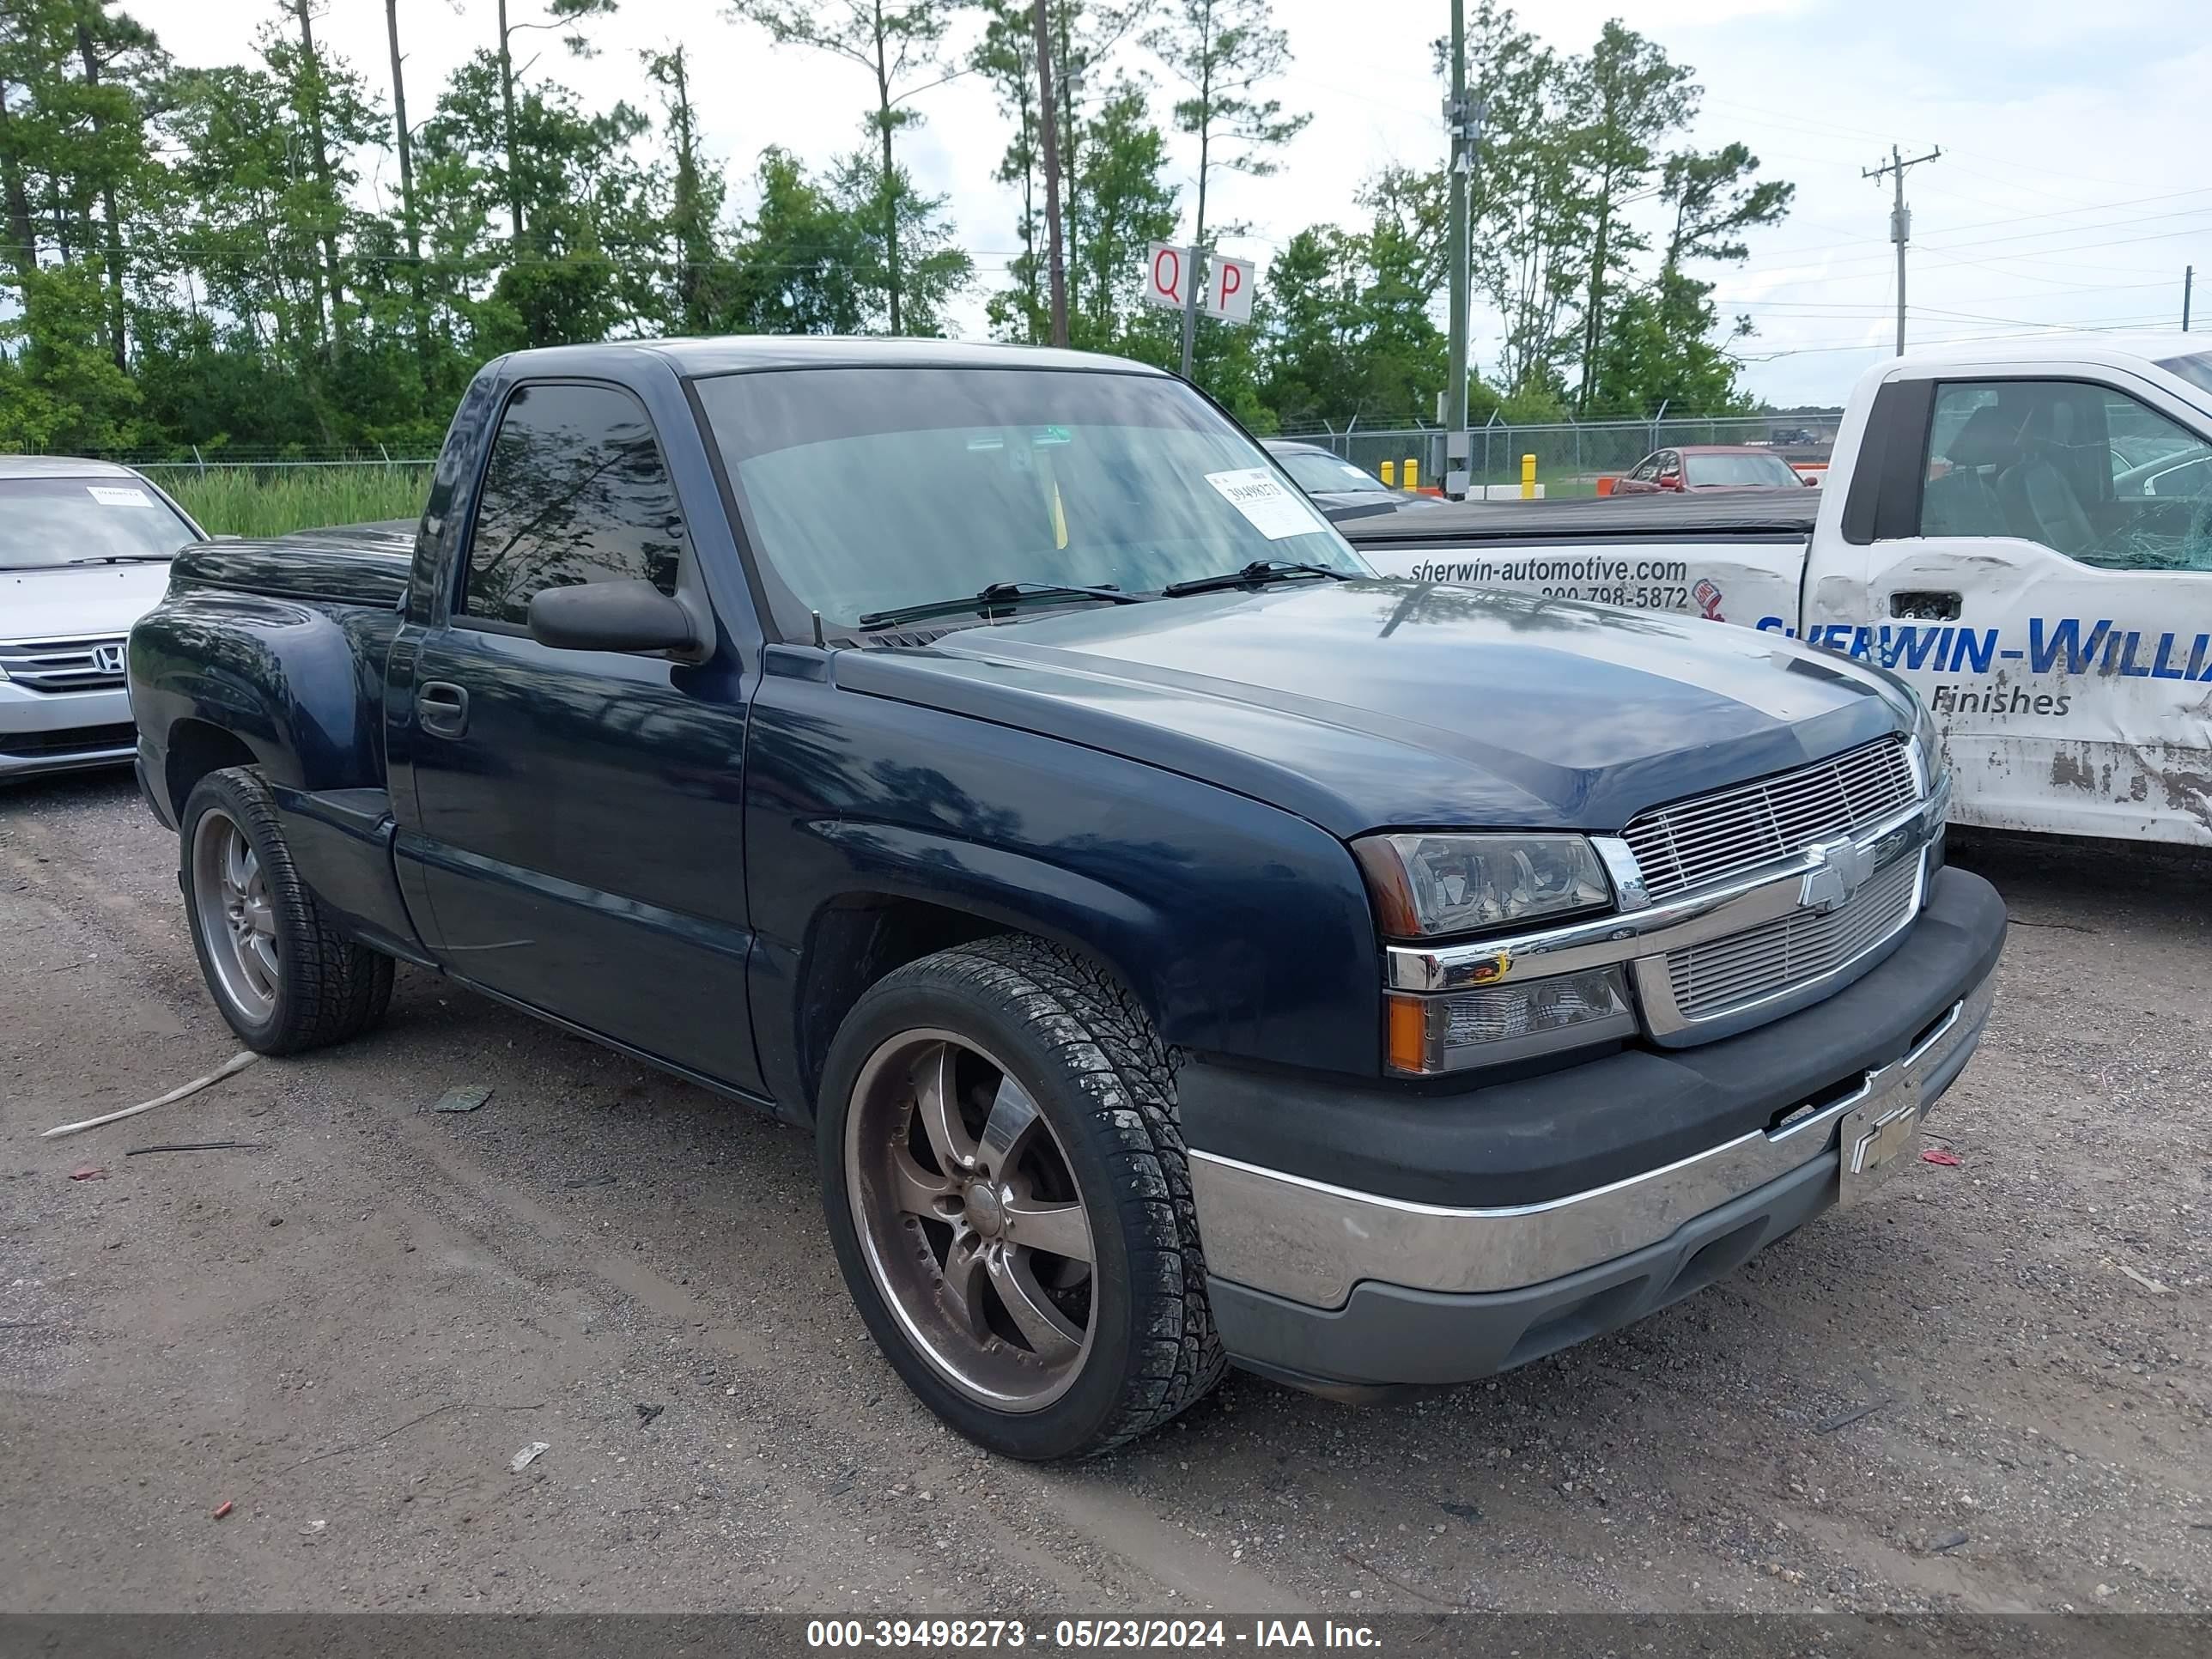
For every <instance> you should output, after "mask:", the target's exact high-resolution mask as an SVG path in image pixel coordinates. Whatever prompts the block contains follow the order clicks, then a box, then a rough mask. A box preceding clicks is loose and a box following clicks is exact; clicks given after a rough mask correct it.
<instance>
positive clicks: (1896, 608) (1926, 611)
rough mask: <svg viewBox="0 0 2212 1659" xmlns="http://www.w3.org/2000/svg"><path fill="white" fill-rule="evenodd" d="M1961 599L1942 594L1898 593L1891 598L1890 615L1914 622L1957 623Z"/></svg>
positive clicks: (1953, 595) (1947, 593)
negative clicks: (1906, 618) (1907, 618)
mask: <svg viewBox="0 0 2212 1659" xmlns="http://www.w3.org/2000/svg"><path fill="white" fill-rule="evenodd" d="M1960 604H1961V599H1960V596H1959V595H1958V594H1956V593H1949V592H1896V593H1892V594H1891V595H1890V596H1889V614H1890V615H1891V616H1893V617H1910V618H1911V619H1912V620H1913V621H1914V622H1956V621H1958V620H1959V611H1960Z"/></svg>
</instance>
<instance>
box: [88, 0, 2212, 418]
mask: <svg viewBox="0 0 2212 1659" xmlns="http://www.w3.org/2000/svg"><path fill="white" fill-rule="evenodd" d="M510 4H511V7H512V9H513V16H514V17H515V18H516V19H517V20H518V21H520V20H522V19H525V18H532V17H536V16H539V15H542V12H541V11H540V10H539V9H538V0H510ZM129 9H131V10H132V11H133V12H134V13H136V15H138V16H139V17H140V18H141V19H142V20H143V21H145V22H146V23H148V24H149V25H150V26H151V27H154V28H155V30H156V31H157V32H158V33H160V34H161V38H162V39H163V40H164V41H165V42H166V43H167V45H168V46H169V47H170V49H171V50H172V51H173V52H175V53H176V54H177V55H178V56H179V58H181V59H183V60H185V61H186V62H189V63H218V62H225V61H236V60H238V59H240V58H244V57H245V56H246V54H247V53H248V52H250V51H251V50H252V40H253V37H254V35H255V33H257V31H258V28H259V27H261V25H262V23H263V22H264V21H265V20H266V19H268V18H270V17H273V16H275V15H276V13H277V6H276V0H267V3H264V4H255V3H249V0H215V3H210V0H131V4H130V7H129ZM399 9H400V21H401V27H402V30H403V34H404V41H405V44H406V49H407V52H408V64H407V76H408V87H409V92H410V104H411V109H412V112H415V113H416V118H418V119H419V118H421V116H422V115H423V114H427V113H428V111H429V108H430V106H431V104H432V102H433V100H435V94H436V90H437V88H438V87H439V86H440V85H441V82H443V80H444V78H445V76H447V73H448V72H449V71H450V70H452V69H453V66H454V65H455V64H458V63H459V61H460V60H461V59H462V58H464V57H465V56H466V55H467V54H468V53H469V52H471V51H473V50H474V49H475V48H476V47H477V46H479V45H488V44H489V42H490V40H491V39H492V35H493V33H494V23H493V16H494V0H399ZM1521 11H1522V18H1523V21H1525V22H1526V23H1528V25H1529V26H1530V27H1534V28H1535V29H1536V30H1537V31H1538V32H1539V33H1541V34H1542V35H1544V36H1545V37H1546V38H1547V40H1550V41H1552V42H1553V44H1554V45H1556V46H1559V47H1561V48H1562V49H1566V50H1580V49H1583V48H1584V47H1586V46H1588V45H1589V42H1590V40H1593V39H1594V38H1595V35H1596V33H1597V31H1598V28H1599V27H1600V26H1601V23H1602V22H1603V21H1604V20H1605V19H1606V18H1607V17H1608V16H1613V15H1627V16H1629V17H1630V19H1631V21H1632V23H1633V25H1634V27H1638V28H1639V29H1641V30H1642V31H1643V32H1644V33H1646V34H1649V35H1650V36H1651V37H1653V38H1654V39H1656V40H1659V41H1660V42H1662V44H1663V45H1664V46H1665V47H1666V49H1667V50H1668V52H1669V53H1670V54H1671V55H1672V56H1673V57H1674V59H1675V61H1676V62H1678V63H1682V64H1688V65H1690V66H1692V68H1693V69H1694V70H1696V71H1697V75H1698V78H1699V82H1700V83H1701V84H1702V85H1703V86H1704V88H1705V100H1704V111H1703V114H1702V116H1701V118H1700V119H1699V125H1698V127H1697V129H1696V132H1695V137H1696V139H1697V141H1698V142H1699V143H1702V144H1705V145H1708V146H1710V145H1717V144H1720V143H1727V142H1729V141H1730V140H1733V139H1741V140H1742V141H1743V142H1745V143H1748V144H1749V145H1751V147H1752V148H1753V150H1754V151H1755V152H1756V153H1757V154H1758V155H1759V156H1760V157H1761V158H1762V160H1763V161H1764V162H1765V168H1766V172H1767V173H1768V175H1769V176H1773V177H1779V178H1784V179H1790V180H1793V181H1794V182H1795V183H1796V185H1797V199H1796V207H1795V210H1794V211H1793V212H1792V213H1791V215H1790V218H1789V220H1788V221H1787V222H1785V223H1784V224H1783V225H1781V226H1779V227H1778V228H1775V229H1773V230H1771V231H1768V232H1765V233H1762V234H1759V236H1758V237H1757V238H1756V239H1755V240H1753V245H1752V252H1751V258H1750V259H1749V261H1748V262H1747V264H1745V265H1744V266H1743V267H1742V268H1741V269H1740V270H1732V271H1729V272H1726V273H1720V272H1715V273H1713V274H1714V275H1716V276H1720V278H1721V283H1722V286H1721V289H1720V295H1721V297H1722V300H1723V305H1724V307H1725V308H1726V309H1727V310H1729V311H1730V312H1736V311H1741V312H1743V313H1747V314H1749V315H1750V316H1752V317H1753V319H1755V321H1756V323H1757V325H1758V333H1757V335H1756V337H1754V338H1753V339H1752V340H1750V341H1747V342H1746V343H1744V344H1743V345H1742V347H1741V353H1742V355H1743V356H1744V358H1745V360H1746V362H1747V364H1748V366H1749V367H1748V375H1747V384H1748V385H1749V386H1750V388H1751V390H1752V391H1753V392H1755V393H1758V394H1759V395H1761V396H1764V397H1766V398H1771V400H1772V401H1774V402H1775V403H1777V404H1784V405H1788V404H1797V403H1808V402H1819V403H1826V402H1833V401H1837V400H1839V399H1840V398H1841V397H1842V396H1843V395H1844V392H1845V391H1846V390H1847V389H1848V388H1849V386H1850V381H1851V380H1852V378H1853V377H1854V376H1855V375H1856V374H1857V372H1858V371H1859V370H1860V369H1862V368H1865V367H1866V366H1868V365H1869V363H1872V362H1876V361H1878V360H1879V359H1880V358H1881V356H1885V355H1886V354H1887V351H1888V349H1889V343H1890V341H1891V338H1892V335H1893V330H1894V327H1895V322H1894V311H1893V307H1894V305H1895V287H1894V283H1895V277H1894V274H1893V254H1892V252H1891V249H1890V246H1889V244H1888V242H1887V234H1888V203H1889V197H1888V191H1887V184H1886V183H1885V184H1883V185H1879V186H1878V185H1876V184H1875V183H1873V182H1871V181H1869V180H1867V179H1863V178H1862V177H1861V176H1860V174H1861V170H1862V169H1863V168H1865V167H1872V166H1875V165H1876V164H1878V163H1879V162H1881V161H1885V160H1887V157H1888V153H1889V146H1890V145H1891V143H1898V144H1899V145H1901V146H1903V147H1904V149H1905V154H1906V155H1919V154H1921V153H1923V152H1924V151H1926V150H1928V149H1933V148H1935V147H1936V146H1938V145H1940V146H1941V147H1942V149H1943V152H1944V154H1943V157H1942V160H1941V161H1936V162H1933V163H1931V164H1929V166H1926V167H1917V168H1915V169H1914V170H1913V171H1912V173H1911V175H1910V177H1909V179H1907V199H1908V200H1909V201H1910V203H1911V206H1912V209H1913V241H1914V247H1913V252H1912V255H1911V274H1910V282H1911V306H1912V314H1911V319H1910V323H1909V330H1910V334H1911V338H1913V339H1915V340H1919V341H1935V340H1954V339H1960V338H1966V337H1978V336H1988V337H1994V336H2001V335H2016V334H2020V333H2022V332H2026V331H2033V330H2035V329H2037V328H2041V327H2048V326H2050V325H2068V326H2078V327H2112V326H2116V325H2117V326H2123V327H2139V326H2172V325H2173V324H2175V323H2177V322H2178V321H2179V313H2180V303H2181V275H2182V269H2183V267H2184V266H2185V264H2190V263H2191V262H2192V261H2193V262H2194V263H2196V264H2197V265H2198V266H2199V267H2200V269H2201V270H2203V272H2204V274H2205V276H2206V278H2207V282H2208V285H2212V184H2207V183H2205V182H2204V178H2205V174H2204V170H2203V162H2204V156H2205V148H2206V137H2207V125H2206V121H2205V118H2204V116H2203V105H2204V97H2205V89H2206V88H2208V87H2212V29H2208V27H2206V21H2207V15H2208V14H2207V8H2206V4H2205V0H2100V3H2099V4H2097V5H2096V6H2095V7H2094V8H2093V9H2092V8H2087V7H2084V6H2082V5H2081V3H2079V0H1638V4H1637V5H1635V6H1633V7H1628V6H1626V5H1624V4H1622V3H1620V0H1610V3H1608V0H1530V3H1528V4H1525V5H1523V6H1522V8H1521ZM322 12H323V15H321V18H320V21H319V24H318V28H319V36H320V38H321V40H323V42H324V43H325V45H326V46H327V47H329V48H331V49H334V50H335V51H337V52H339V53H341V54H343V56H344V57H346V58H348V59H349V60H350V61H351V62H352V63H353V64H355V66H356V68H358V69H359V70H362V73H363V74H364V75H365V76H367V77H368V82H369V83H370V85H371V86H372V87H373V88H376V89H378V90H379V91H380V92H381V91H382V90H383V89H384V88H385V87H386V82H387V80H388V70H387V68H386V46H385V33H384V6H383V3H382V0H322ZM1274 12H1275V16H1276V18H1277V21H1279V24H1280V26H1281V27H1283V28H1284V29H1285V30H1286V31H1287V32H1288V33H1289V35H1290V38H1291V50H1292V52H1293V53H1294V55H1295V58H1296V60H1297V61H1296V64H1295V65H1294V67H1293V69H1292V70H1291V74H1290V75H1289V76H1288V77H1287V78H1286V80H1285V82H1284V84H1283V86H1282V88H1280V95H1281V97H1282V99H1283V100H1284V102H1285V106H1288V107H1291V108H1303V109H1310V110H1311V111H1312V112H1313V115H1314V119H1313V123H1312V125H1310V127H1309V128H1308V129H1307V130H1306V131H1305V132H1304V134H1303V135H1302V136H1301V137H1299V138H1298V139H1297V142H1296V143H1295V144H1294V145H1293V146H1292V147H1291V149H1290V150H1289V152H1288V153H1287V155H1286V156H1285V164H1284V167H1283V170H1282V172H1281V173H1280V174H1279V176H1277V177H1275V178H1273V179H1242V178H1237V177H1234V176H1231V177H1229V178H1227V179H1225V180H1222V181H1220V182H1219V183H1218V197H1217V199H1218V201H1219V203H1220V204H1221V207H1220V211H1221V213H1222V214H1223V215H1225V216H1233V217H1235V218H1237V219H1241V220H1244V221H1246V222H1249V223H1250V224H1251V225H1252V227H1253V230H1254V234H1253V236H1252V237H1251V238H1250V239H1249V241H1248V242H1246V243H1245V244H1243V246H1238V245H1236V244H1231V245H1230V250H1231V252H1243V253H1249V254H1250V255H1252V256H1254V257H1255V258H1258V259H1259V260H1260V261H1261V263H1262V264H1264V263H1265V261H1266V260H1267V258H1268V256H1269V254H1270V253H1271V252H1273V249H1274V248H1276V247H1277V246H1279V245H1280V244H1281V243H1282V242H1283V241H1284V240H1287V239H1288V238H1289V237H1290V236H1291V234H1294V233H1295V232H1296V231H1297V230H1298V229H1299V228H1302V227H1304V226H1305V225H1307V224H1310V223H1313V222H1316V221H1328V220H1331V219H1335V220H1340V221H1344V222H1350V221H1351V220H1352V218H1353V217H1355V216H1356V214H1357V210H1356V208H1355V207H1354V205H1353V202H1352V197H1353V194H1354V192H1355V191H1357V190H1358V186H1359V184H1360V181H1361V180H1362V179H1364V178H1365V177H1367V176H1368V175H1369V174H1370V173H1372V172H1373V171H1374V170H1375V169H1376V168H1377V167H1380V166H1382V165H1383V164H1384V163H1386V162H1389V161H1407V162H1419V161H1423V160H1425V159H1430V158H1434V157H1437V156H1439V155H1441V154H1442V153H1443V144H1444V139H1443V131H1442V126H1441V118H1440V116H1439V115H1438V113H1437V100H1438V97H1439V90H1438V88H1437V84H1436V82H1434V80H1433V79H1432V78H1431V73H1430V59H1429V52H1428V45H1427V43H1428V42H1429V41H1430V40H1432V39H1434V38H1435V37H1437V35H1439V34H1441V33H1444V32H1445V31H1446V30H1447V29H1448V27H1449V16H1450V11H1449V4H1448V3H1447V0H1275V6H1274ZM592 34H593V36H594V38H595V39H596V40H598V42H599V46H600V51H599V54H598V55H597V56H596V57H595V58H590V59H586V60H576V59H572V58H568V55H567V54H566V52H564V51H563V50H562V47H561V46H559V44H558V43H557V40H556V39H555V37H553V36H552V35H550V34H544V33H540V34H535V35H526V36H523V37H520V38H521V40H524V41H526V42H530V43H533V45H534V46H541V47H542V52H543V56H542V57H541V58H540V59H539V61H538V65H537V68H536V69H535V70H533V71H532V73H533V74H545V75H550V76H554V77H556V78H558V79H561V80H563V81H566V82H568V84H570V85H572V86H574V87H575V88H578V90H579V91H580V92H581V93H582V94H585V96H586V98H587V99H590V100H612V99H614V98H617V97H626V98H629V99H630V100H633V101H635V102H638V103H640V104H641V105H646V104H649V103H650V96H649V94H650V89H649V88H647V86H646V84H645V82H644V80H643V77H642V75H641V70H640V67H639V61H638V58H639V52H640V51H641V49H646V48H653V47H659V46H664V45H665V44H666V43H668V42H671V41H676V40H683V41H685V42H687V43H688V44H689V45H690V48H691V50H692V52H694V53H695V54H696V61H697V63H698V64H699V65H700V68H699V70H698V74H697V85H698V86H699V87H700V88H701V89H702V96H701V98H700V100H699V101H700V102H701V104H702V107H703V110H704V112H705V116H706V122H707V137H708V142H709V144H710V146H711V147H712V148H713V149H714V150H715V151H716V152H718V153H719V154H720V155H723V156H724V157H726V159H727V160H728V161H730V163H731V165H732V172H733V173H738V174H742V173H745V172H746V171H748V170H749V168H750V165H751V161H752V158H753V157H754V155H756V154H757V152H758V151H759V150H760V149H762V148H763V146H765V145H768V144H770V143H776V144H781V145H784V146H786V147H787V148H788V149H793V150H795V151H797V152H798V153H799V155H803V156H805V158H807V159H808V160H809V161H813V162H817V163H818V162H821V161H826V160H827V159H828V158H829V157H830V156H831V155H834V154H836V153H837V152H839V151H841V150H845V149H851V148H852V147H853V146H854V143H855V142H856V141H857V139H858V137H859V134H860V127H859V123H860V117H861V113H862V111H863V109H864V106H865V105H866V102H867V100H868V98H869V95H870V88H869V86H868V84H867V81H866V76H863V75H862V74H861V72H860V70H856V69H854V68H852V67H850V66H848V65H844V64H839V63H836V62H834V61H831V60H829V59H825V58H821V57H818V56H817V55H815V54H812V53H808V52H800V51H798V50H796V49H792V48H776V47H773V46H770V44H769V41H768V40H767V38H766V37H765V36H764V35H763V34H762V33H759V32H758V31H757V30H755V29H752V28H750V27H744V26H740V25H737V24H733V23H731V22H730V21H727V20H726V17H725V15H723V10H722V6H721V4H720V0H623V5H622V9H621V12H620V14H619V15H618V16H617V17H616V18H615V19H613V20H612V21H606V22H601V23H599V24H597V25H595V26H594V27H593V28H592ZM529 49H532V48H531V47H526V48H525V50H526V51H527V50H529ZM1129 63H1130V67H1131V68H1133V69H1136V70H1152V71H1154V73H1155V75H1156V78H1157V77H1158V71H1157V66H1156V65H1153V64H1151V63H1150V62H1149V60H1148V59H1147V58H1146V56H1145V55H1144V54H1143V53H1142V52H1131V53H1130V55H1129ZM1167 101H1168V94H1167V88H1166V85H1165V82H1164V80H1163V81H1162V82H1161V84H1160V87H1159V105H1160V108H1161V109H1162V111H1163V112H1164V110H1165V107H1166V104H1167ZM921 109H922V110H923V112H924V113H925V114H926V115H927V125H926V126H924V127H923V128H921V131H919V132H918V133H915V134H913V135H911V136H910V137H907V138H905V139H903V140H902V143H904V145H905V150H904V156H905V159H906V161H907V163H908V166H910V167H912V168H913V169H914V170H915V173H917V175H918V176H919V177H920V179H921V181H922V182H923V183H924V184H925V185H927V187H929V188H931V189H933V190H935V191H942V192H944V193H945V194H946V195H948V196H949V197H950V198H951V212H952V215H953V216H954V218H955V219H956V221H957V223H958V226H959V228H960V234H961V236H962V240H963V242H964V243H965V245H966V246H969V248H971V249H973V250H974V251H975V254H976V258H977V263H978V264H979V266H980V267H981V272H982V276H983V277H984V283H985V285H986V286H994V285H995V284H996V282H997V280H998V278H999V276H1000V272H1001V271H1002V270H1003V268H1004V265H1005V264H1006V258H1008V257H1009V255H1010V254H1011V253H1012V251H1013V250H1014V248H1015V246H1016V240H1015V236H1014V231H1013V203H1012V197H1010V196H1009V195H1008V194H1007V193H1006V191H1003V190H1002V189H1001V188H1000V187H999V186H997V185H994V184H992V183H991V181H990V175H991V173H992V172H993V170H994V168H995V167H996V164H997V161H998V159H999V156H1000V153H1001V151H1002V149H1004V146H1005V143H1006V129H1005V124H1004V122H1003V120H1002V119H1001V118H1000V116H999V114H998V113H997V112H996V110H995V109H994V106H993V102H992V99H991V95H990V93H989V90H988V89H987V88H986V87H984V86H983V85H981V83H980V82H976V81H975V80H973V79H969V80H962V81H955V82H952V83H951V84H950V85H948V86H945V87H943V88H939V89H938V90H937V91H935V92H933V93H931V94H927V96H926V97H925V98H924V99H923V100H921ZM1178 157H1179V160H1180V161H1182V164H1183V169H1184V177H1185V179H1186V181H1187V179H1188V167H1189V165H1190V163H1191V161H1193V160H1194V157H1193V156H1192V155H1185V154H1183V153H1182V150H1181V149H1179V150H1178ZM374 182H375V184H376V185H377V187H378V188H380V189H383V190H386V191H390V190H393V189H396V181H395V180H393V179H392V178H390V177H388V176H386V177H382V178H380V179H376V180H375V181H374ZM1187 199H1188V191H1186V200H1187ZM1212 216H1213V213H1212V209H1211V208H1210V209H1209V217H1212ZM1264 280H1265V276H1264V272H1263V274H1262V281H1263V282H1264ZM2200 310H2201V307H2200ZM965 322H966V325H967V326H968V327H969V329H970V330H971V331H977V332H980V331H981V305H980V301H979V302H978V303H976V304H975V305H972V306H971V307H969V308H968V311H967V313H966V316H965ZM1495 349H1496V337H1495V326H1494V324H1493V323H1492V320H1491V319H1478V323H1477V329H1476V337H1475V356H1476V359H1477V361H1478V362H1479V363H1480V362H1488V361H1489V360H1490V359H1491V358H1492V356H1494V353H1495Z"/></svg>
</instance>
